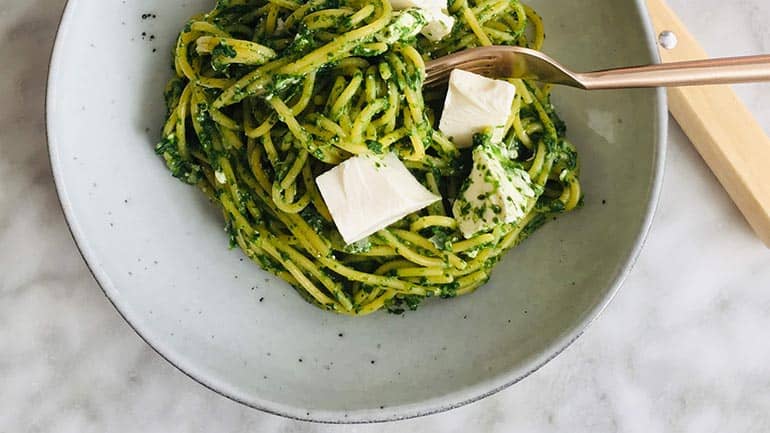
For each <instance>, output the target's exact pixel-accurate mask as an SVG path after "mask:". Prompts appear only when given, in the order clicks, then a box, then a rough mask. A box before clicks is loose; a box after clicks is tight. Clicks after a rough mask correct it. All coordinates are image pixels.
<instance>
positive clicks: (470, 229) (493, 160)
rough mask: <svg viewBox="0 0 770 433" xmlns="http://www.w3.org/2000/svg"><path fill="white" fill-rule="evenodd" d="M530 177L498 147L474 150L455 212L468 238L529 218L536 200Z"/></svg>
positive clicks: (486, 146)
mask: <svg viewBox="0 0 770 433" xmlns="http://www.w3.org/2000/svg"><path fill="white" fill-rule="evenodd" d="M535 189H536V186H534V185H533V184H532V180H531V179H530V177H529V174H528V173H527V172H526V171H525V170H523V169H521V168H519V167H517V166H514V165H513V164H512V163H510V161H506V160H505V157H504V156H503V155H502V153H501V151H500V149H498V148H497V147H496V145H493V144H488V145H483V146H479V147H477V148H475V149H473V168H472V169H471V174H470V176H469V177H468V179H466V180H465V183H464V184H463V187H462V189H461V191H460V196H459V197H458V198H457V200H455V202H454V205H453V207H452V213H453V214H454V217H455V218H456V219H457V222H458V226H459V228H460V231H461V232H462V234H463V236H465V238H466V239H468V238H471V237H473V236H474V235H476V234H478V233H480V232H486V231H490V230H492V229H493V228H495V227H496V226H498V225H500V224H507V223H514V222H516V221H518V220H520V219H521V218H523V217H524V216H525V215H526V211H527V207H528V206H529V205H530V201H531V200H535V199H536V198H537V194H536V193H535Z"/></svg>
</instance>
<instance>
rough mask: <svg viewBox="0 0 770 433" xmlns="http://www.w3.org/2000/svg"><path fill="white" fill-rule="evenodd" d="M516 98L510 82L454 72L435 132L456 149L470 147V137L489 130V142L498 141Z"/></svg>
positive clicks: (456, 70)
mask: <svg viewBox="0 0 770 433" xmlns="http://www.w3.org/2000/svg"><path fill="white" fill-rule="evenodd" d="M515 96H516V87H515V86H514V85H513V84H511V83H508V82H506V81H501V80H493V79H491V78H487V77H482V76H481V75H477V74H474V73H471V72H466V71H462V70H459V69H455V70H453V71H452V73H451V74H450V75H449V89H448V91H447V94H446V99H445V100H444V111H443V112H442V113H441V120H440V121H439V126H438V129H439V130H440V131H441V132H443V133H444V135H446V136H447V137H449V138H450V139H452V141H454V143H455V144H457V145H458V146H459V147H470V146H471V145H472V144H473V134H476V133H479V132H483V131H484V130H485V129H487V128H492V142H500V141H502V139H503V128H504V127H505V123H506V122H507V121H508V117H510V115H511V110H512V108H513V98H514V97H515Z"/></svg>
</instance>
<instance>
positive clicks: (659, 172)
mask: <svg viewBox="0 0 770 433" xmlns="http://www.w3.org/2000/svg"><path fill="white" fill-rule="evenodd" d="M77 2H78V0H65V5H64V7H63V9H62V12H61V15H60V19H59V22H58V25H57V29H56V36H55V38H54V44H53V46H52V48H51V52H50V55H49V60H48V74H47V78H46V89H45V94H46V98H45V109H44V113H45V126H44V127H45V136H46V146H47V151H48V156H49V163H50V165H51V172H52V174H53V181H54V184H55V186H56V195H57V198H58V201H59V206H60V209H61V211H62V213H63V215H64V219H65V223H66V224H67V228H68V230H69V231H70V235H71V236H72V239H73V240H74V242H75V246H76V248H77V250H78V253H79V254H80V256H81V258H82V259H83V262H84V263H85V264H86V267H87V268H88V271H89V272H90V273H91V276H92V277H93V279H94V281H95V282H96V283H97V285H98V286H99V288H100V289H101V290H102V293H103V294H104V296H105V297H106V298H107V300H108V301H109V302H110V304H112V306H113V308H114V309H115V311H117V313H118V314H119V315H120V317H121V318H122V319H123V320H124V321H125V322H126V323H127V324H128V326H129V327H130V328H131V329H132V330H133V331H134V333H136V335H137V336H138V337H139V338H140V339H142V341H144V342H145V343H146V344H147V345H148V346H149V347H150V348H151V349H152V350H153V351H155V353H157V354H158V355H159V356H160V357H161V358H163V359H164V360H165V361H166V362H168V363H169V364H170V365H172V366H173V367H174V368H176V369H177V370H178V371H180V372H181V373H183V374H184V375H186V376H187V377H189V378H190V379H192V380H194V381H195V382H197V383H199V384H200V385H202V386H204V387H205V388H207V389H209V390H211V391H213V392H215V393H217V394H219V395H221V396H224V397H226V398H228V399H230V400H232V401H235V402H237V403H240V404H242V405H244V406H246V407H250V408H252V409H257V410H260V411H262V412H266V413H269V414H273V415H278V416H282V417H285V418H288V419H292V420H297V421H306V422H315V423H321V424H371V423H383V422H391V421H399V420H405V419H411V418H418V417H422V416H427V415H433V414H438V413H441V412H446V411H449V410H452V409H456V408H458V407H461V406H465V405H468V404H470V403H473V402H476V401H479V400H481V399H484V398H486V397H489V396H490V395H493V394H496V393H498V392H500V391H502V390H504V389H506V388H508V387H510V386H512V385H514V384H516V383H518V382H520V381H522V380H523V379H525V378H526V377H528V376H529V375H531V374H532V373H534V372H536V371H537V370H539V369H540V368H541V367H543V366H544V365H546V364H548V363H549V362H550V361H552V360H553V359H554V358H556V357H557V356H559V355H560V354H562V353H563V352H564V351H565V350H566V349H567V348H568V347H570V346H571V345H572V343H574V342H575V341H576V340H577V339H578V338H580V336H582V335H583V333H584V332H585V331H586V329H587V328H588V326H590V325H591V324H592V323H593V322H594V321H595V320H596V318H597V317H598V316H599V315H600V314H601V313H602V312H603V311H604V310H605V308H606V307H607V306H608V305H609V304H610V302H612V300H613V299H614V298H615V296H616V295H617V293H618V291H619V290H620V287H621V286H622V285H623V283H624V281H625V280H626V278H627V277H628V275H629V273H630V272H631V270H632V269H633V267H634V265H635V264H636V261H637V259H638V257H639V254H640V252H641V250H642V248H643V247H644V245H645V243H646V240H647V236H648V234H649V231H650V228H651V226H652V222H653V219H654V217H655V213H656V211H657V208H658V205H659V202H660V196H661V190H662V187H663V180H664V177H665V161H666V153H667V144H668V143H667V138H668V126H669V125H668V123H669V116H668V101H667V97H666V92H665V90H664V89H662V88H658V89H656V90H655V92H656V93H655V98H654V100H655V102H654V108H655V113H656V114H657V117H656V119H655V121H656V126H657V134H656V139H655V142H654V143H653V144H654V149H653V178H652V180H651V182H650V185H649V187H650V199H649V202H648V203H647V207H646V208H645V211H644V214H645V215H644V219H643V221H642V229H641V231H640V232H639V234H638V235H637V237H636V239H635V240H634V243H633V247H632V248H631V250H630V252H629V253H628V255H627V256H626V257H625V259H624V264H623V266H622V267H621V269H620V271H619V272H618V273H617V275H616V277H615V280H614V281H613V282H612V284H611V285H610V287H609V290H608V291H607V294H606V296H605V297H604V298H603V299H602V300H601V301H600V302H598V303H597V304H596V305H595V306H594V307H593V308H592V309H591V310H590V311H589V312H588V313H587V314H586V315H585V316H584V318H583V320H582V321H580V322H577V323H576V324H575V325H574V326H573V327H572V329H569V330H568V331H567V332H565V334H564V335H562V336H561V337H560V338H558V339H557V340H556V341H554V342H553V343H552V344H551V345H550V349H549V350H545V351H544V352H543V353H546V354H548V355H547V356H545V357H541V358H540V359H538V360H537V361H536V362H534V363H533V364H532V365H531V366H530V368H528V369H527V370H526V371H525V372H524V373H523V374H519V375H514V374H513V373H511V374H509V376H510V377H509V378H508V379H507V380H506V381H505V382H504V383H503V384H502V385H499V386H495V387H493V388H492V389H489V390H487V391H485V392H481V393H476V394H473V395H471V396H470V397H468V398H465V399H461V400H455V401H448V402H445V403H444V404H438V405H430V406H428V405H425V407H422V408H420V407H418V406H420V405H421V404H423V403H418V404H413V405H410V406H411V407H407V408H406V409H405V410H404V411H403V413H400V414H395V415H389V416H377V415H374V414H373V411H371V410H370V409H360V410H356V411H351V412H344V411H330V410H326V411H324V410H320V411H316V412H314V413H312V415H310V416H308V415H306V413H307V412H306V410H305V409H302V408H300V407H295V406H286V405H282V404H278V403H275V402H272V401H269V400H266V399H261V398H254V399H252V400H253V401H247V400H246V399H244V398H240V397H238V396H236V395H234V394H233V393H230V392H228V391H225V390H223V389H219V388H218V387H217V386H216V385H215V384H213V383H212V382H211V381H210V379H209V378H206V377H203V375H197V374H195V373H193V372H191V371H189V370H190V369H189V368H187V367H185V366H182V365H180V364H181V363H180V362H179V361H175V360H174V359H172V358H174V354H173V353H164V352H163V351H162V350H161V349H160V348H159V347H158V344H157V343H155V344H154V343H153V342H152V341H151V340H150V339H149V337H146V336H144V335H143V334H142V333H141V332H140V331H139V329H138V327H137V326H136V325H135V324H134V322H132V320H131V318H130V317H128V315H127V314H126V313H125V312H124V311H123V310H121V308H120V307H119V305H118V302H117V301H116V300H115V299H114V298H113V297H112V296H111V295H110V292H111V291H114V287H112V284H111V283H110V281H109V280H108V279H107V278H105V277H106V275H104V274H102V273H101V272H100V271H99V270H97V269H96V267H97V266H96V265H92V260H94V259H95V257H93V256H92V254H91V253H90V252H88V251H85V250H84V248H85V247H83V240H84V239H85V235H84V233H83V232H81V230H80V229H79V227H76V226H75V223H74V218H75V216H74V214H73V210H72V208H71V207H70V205H69V201H68V200H67V193H66V189H65V186H64V184H63V181H62V180H61V168H60V166H59V165H58V163H57V161H56V160H55V154H54V152H52V149H53V148H55V147H56V144H55V139H53V138H52V133H51V131H52V129H53V128H52V114H51V111H50V110H49V107H50V101H51V99H52V96H53V95H54V94H55V86H54V85H53V84H52V81H53V77H54V75H56V73H57V67H56V65H57V64H58V63H59V62H58V59H59V57H60V51H61V50H60V47H61V45H62V44H61V41H62V39H63V38H64V36H63V35H64V33H65V32H66V30H67V28H68V27H69V26H70V21H72V20H73V18H72V16H73V15H74V12H73V11H74V7H72V6H73V5H74V4H75V3H77ZM633 3H634V5H635V13H636V14H637V16H638V18H639V20H640V21H641V23H642V26H643V30H644V33H645V36H646V38H645V40H644V44H645V46H646V49H647V51H648V53H649V54H650V57H651V58H652V59H653V60H654V61H655V62H660V53H659V51H658V48H657V44H656V42H655V41H656V40H657V39H656V38H655V36H654V30H653V26H652V21H651V18H650V16H649V13H648V9H647V6H646V4H645V2H644V0H633ZM52 142H53V143H54V144H52ZM343 414H344V416H343ZM350 415H353V416H350Z"/></svg>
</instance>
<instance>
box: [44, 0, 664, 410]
mask: <svg viewBox="0 0 770 433" xmlns="http://www.w3.org/2000/svg"><path fill="white" fill-rule="evenodd" d="M531 3H532V5H533V6H534V7H535V8H537V10H538V11H540V12H541V13H542V15H543V16H544V17H545V20H546V26H547V34H548V39H547V43H546V51H547V52H549V53H550V54H552V55H553V56H554V57H555V58H557V59H560V60H562V61H563V62H564V63H565V64H567V65H569V66H571V67H574V68H575V69H577V70H581V69H584V70H588V69H597V68H603V67H610V66H619V65H631V64H639V63H649V62H654V61H655V60H656V54H655V50H654V44H653V40H654V38H653V35H652V34H651V31H650V26H649V23H648V22H647V18H646V16H645V13H644V10H643V6H642V1H641V0H639V1H633V0H585V1H580V2H565V1H559V0H534V1H532V2H531ZM211 4H212V1H205V0H188V1H164V2H158V1H150V0H137V1H132V2H116V1H102V0H70V2H69V5H68V6H67V9H66V12H65V14H64V17H63V20H62V24H61V29H60V31H59V35H58V38H57V41H56V48H55V52H54V55H53V59H52V63H51V70H50V79H49V91H48V133H49V143H50V153H51V163H52V166H53V171H54V174H55V177H56V183H57V187H58V191H59V194H60V198H61V202H62V206H63V208H64V212H65V214H66V216H67V219H68V221H69V224H70V227H71V229H72V233H73V235H74V237H75V239H76V241H77V243H78V245H79V247H80V249H81V251H82V253H83V256H84V258H85V259H86V261H87V262H88V264H89V266H90V267H91V270H92V271H93V273H94V276H95V277H96V279H97V280H98V281H99V283H100V284H101V285H102V287H103V288H104V291H105V293H106V294H107V296H108V297H109V299H110V300H111V301H112V302H113V303H114V304H115V307H116V308H117V309H118V311H119V312H120V313H121V315H122V316H123V317H124V318H125V319H126V320H127V321H128V322H129V323H130V324H131V326H133V327H134V329H136V331H137V333H139V335H141V337H142V338H144V339H145V340H146V341H147V343H148V344H150V345H151V346H152V347H153V348H155V349H156V350H157V351H158V353H160V354H161V355H162V356H163V357H164V358H166V359H167V360H169V361H170V362H171V363H173V364H174V365H176V366H177V367H178V368H180V369H181V370H182V371H184V372H185V373H187V374H188V375H190V376H191V377H192V378H194V379H195V380H197V381H199V382H200V383H202V384H203V385H205V386H207V387H209V388H211V389H213V390H216V391H217V392H220V393H222V394H224V395H226V396H228V397H230V398H232V399H234V400H237V401H240V402H242V403H244V404H247V405H249V406H252V407H255V408H259V409H262V410H265V411H268V412H272V413H277V414H281V415H285V416H288V417H292V418H298V419H306V420H314V421H324V422H372V421H384V420H394V419H400V418H407V417H414V416H419V415H425V414H429V413H434V412H438V411H442V410H447V409H450V408H453V407H457V406H460V405H462V404H465V403H468V402H471V401H474V400H476V399H479V398H482V397H484V396H486V395H489V394H491V393H494V392H496V391H499V390H501V389H503V388H505V387H506V386H509V385H511V384H513V383H516V382H517V381H519V380H521V379H522V378H524V377H525V376H527V375H528V374H530V373H532V372H533V371H534V370H536V369H537V368H538V367H540V366H542V365H543V364H544V363H546V362H547V361H548V360H549V359H552V358H553V357H554V356H556V355H557V354H558V353H559V352H560V351H562V350H564V348H565V347H567V346H568V345H569V343H570V342H572V341H573V340H575V339H576V338H577V337H578V336H579V335H580V333H581V332H582V330H583V329H584V328H585V327H586V325H587V324H588V323H589V322H590V321H591V320H592V319H593V318H594V317H596V315H597V314H598V313H599V312H600V311H601V310H602V308H603V307H604V306H605V305H606V304H607V302H609V300H610V298H612V295H613V294H614V293H615V292H616V290H617V289H618V286H619V285H620V283H621V281H622V280H623V277H624V276H625V275H626V274H627V272H628V270H629V268H630V266H631V264H632V262H633V260H634V258H635V257H636V255H637V253H638V252H639V249H640V247H641V244H642V240H643V238H644V236H645V234H646V232H647V229H648V227H649V224H650V220H651V218H652V214H653V209H654V207H655V203H656V201H657V197H658V191H659V188H660V184H661V178H662V167H663V165H662V162H663V156H664V149H665V145H664V137H665V131H666V120H667V116H666V106H665V101H664V96H663V93H662V92H660V91H655V90H649V91H613V92H604V93H590V94H589V93H584V92H580V91H572V90H566V89H559V90H558V91H557V97H556V103H557V107H558V109H559V111H560V113H561V114H562V115H563V117H564V118H565V120H566V121H567V124H568V126H569V128H570V130H569V136H570V137H571V138H572V140H573V141H574V142H575V143H577V145H578V147H579V149H580V154H581V157H582V165H583V176H582V179H583V182H584V187H585V192H586V206H585V207H584V208H583V209H581V210H579V211H578V212H576V213H574V214H571V215H568V216H566V217H564V218H562V219H561V220H559V221H558V222H555V223H551V224H548V225H547V226H546V227H545V228H544V229H543V230H542V231H540V232H538V233H537V234H536V235H535V236H534V237H532V238H531V239H529V240H528V241H526V242H525V243H524V244H523V245H522V246H521V247H520V248H517V249H516V250H514V251H512V252H511V253H510V254H509V255H508V256H507V257H506V258H505V260H504V262H503V263H502V264H501V265H500V266H499V268H498V269H497V270H496V272H495V274H494V276H493V278H492V280H491V282H490V283H489V284H488V285H487V286H485V287H483V288H482V289H481V290H479V291H478V292H477V293H475V294H473V295H472V296H467V297H463V298H460V299H456V300H449V301H443V302H428V303H427V304H426V305H424V306H423V307H422V308H421V309H420V311H418V312H416V313H410V314H407V315H405V316H403V317H400V316H393V315H388V314H384V313H383V314H375V315H373V316H370V317H367V318H363V319H352V318H346V317H340V316H335V315H333V314H330V313H326V312H322V311H320V310H318V309H316V308H315V307H312V306H310V305H308V304H306V303H305V302H304V301H303V300H301V299H300V298H299V297H298V296H296V295H295V294H294V292H293V291H292V289H290V288H289V287H288V286H287V285H286V284H284V283H283V282H281V281H277V280H276V279H275V278H273V277H271V276H269V275H268V274H266V273H264V272H262V271H261V270H259V269H258V268H257V267H256V266H254V265H252V264H251V263H249V262H248V261H244V260H243V257H242V255H241V253H240V252H239V251H237V250H233V251H231V250H228V249H227V241H226V237H225V234H224V232H223V231H222V221H221V220H220V216H219V215H218V214H217V212H216V211H215V210H214V209H213V207H212V206H210V205H209V204H208V203H207V202H206V201H205V199H204V198H203V197H202V194H200V193H199V192H198V191H196V190H194V189H193V188H190V187H187V186H185V185H182V184H181V183H179V182H177V181H175V180H174V179H172V178H171V177H170V176H169V174H168V172H167V170H166V169H165V168H164V167H163V165H162V163H161V161H160V160H159V159H158V158H157V157H156V156H155V155H154V153H153V149H152V147H153V143H154V142H155V141H156V139H157V133H156V131H157V130H158V128H159V126H160V121H161V118H162V116H163V103H162V100H161V97H160V95H161V93H162V89H163V85H164V82H165V80H166V78H167V77H168V75H169V64H170V62H169V54H168V53H169V51H170V47H171V45H172V41H173V40H174V37H175V35H176V32H177V30H178V29H179V27H180V24H181V23H183V22H185V20H186V19H187V17H188V16H190V15H192V14H193V13H195V12H199V11H201V10H204V9H207V8H209V7H210V6H211ZM148 12H152V13H154V14H155V16H156V18H153V17H150V18H147V19H142V14H144V13H148Z"/></svg>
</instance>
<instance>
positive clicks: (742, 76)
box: [576, 33, 770, 90]
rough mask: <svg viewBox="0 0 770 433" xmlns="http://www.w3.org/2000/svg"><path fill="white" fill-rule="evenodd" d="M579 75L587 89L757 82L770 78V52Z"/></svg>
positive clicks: (579, 79)
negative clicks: (767, 53)
mask: <svg viewBox="0 0 770 433" xmlns="http://www.w3.org/2000/svg"><path fill="white" fill-rule="evenodd" d="M677 34H679V33H677ZM679 37H680V38H681V36H679ZM576 75H577V78H578V81H580V82H581V83H582V84H583V85H584V86H585V88H586V89H587V90H602V89H626V88H635V87H682V86H700V85H704V84H738V83H754V82H759V81H770V55H759V56H746V57H726V58H720V59H708V60H690V61H683V62H673V63H664V64H659V65H647V66H634V67H630V68H620V69H608V70H604V71H597V72H588V73H584V74H576Z"/></svg>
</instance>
